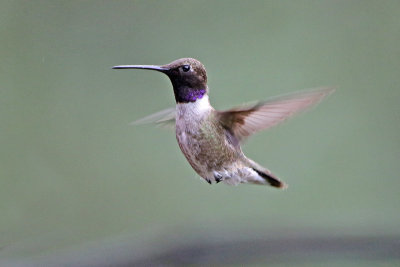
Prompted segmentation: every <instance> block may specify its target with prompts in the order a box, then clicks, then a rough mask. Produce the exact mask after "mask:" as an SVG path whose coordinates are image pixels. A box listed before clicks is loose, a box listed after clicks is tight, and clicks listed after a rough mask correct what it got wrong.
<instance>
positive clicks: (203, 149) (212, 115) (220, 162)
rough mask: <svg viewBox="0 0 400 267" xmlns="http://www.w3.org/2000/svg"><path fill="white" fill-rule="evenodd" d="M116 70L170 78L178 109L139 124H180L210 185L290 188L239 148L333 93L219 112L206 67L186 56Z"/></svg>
mask: <svg viewBox="0 0 400 267" xmlns="http://www.w3.org/2000/svg"><path fill="white" fill-rule="evenodd" d="M113 69H146V70H155V71H159V72H162V73H164V74H166V75H167V76H168V77H169V79H170V80H171V83H172V87H173V90H174V94H175V100H176V108H173V109H168V110H165V111H161V112H158V113H156V114H153V115H150V116H147V117H145V118H143V119H141V120H139V121H137V122H138V123H146V122H155V123H169V122H172V123H173V122H174V123H175V130H176V139H177V141H178V144H179V147H180V149H181V150H182V153H183V154H184V155H185V157H186V159H187V160H188V162H189V164H190V165H191V166H192V167H193V169H194V170H195V171H196V172H197V173H198V174H199V175H200V176H201V177H202V178H204V179H205V180H206V181H207V182H208V183H209V184H212V183H219V182H224V183H226V184H231V185H237V184H239V183H251V184H260V185H267V184H269V185H271V186H273V187H277V188H286V187H287V185H286V184H285V183H284V182H282V181H281V180H279V179H278V178H277V177H276V176H275V175H274V174H272V173H271V171H269V170H268V169H266V168H264V167H262V166H260V165H259V164H257V163H256V162H254V161H253V160H251V159H249V158H247V157H246V156H245V155H244V154H243V152H242V149H241V148H240V144H241V143H242V142H243V140H244V139H245V138H246V137H248V136H250V135H252V134H254V133H255V132H258V131H260V130H265V129H268V128H271V127H272V126H275V125H277V124H278V123H280V122H282V121H284V120H285V119H287V118H288V117H290V116H292V115H293V114H295V113H298V112H300V111H302V110H304V109H306V108H308V107H310V106H312V105H314V104H316V103H318V102H319V101H320V100H322V99H323V98H324V97H325V96H327V95H329V94H331V93H332V92H333V91H334V89H333V88H319V89H314V90H308V91H303V92H297V93H292V94H289V95H285V96H281V97H276V98H273V99H270V100H267V101H265V102H259V103H257V104H254V105H251V106H243V107H238V108H233V109H230V110H226V111H218V110H215V109H214V108H213V107H212V106H211V105H210V101H209V97H208V92H209V88H208V86H207V74H206V70H205V68H204V66H203V64H202V63H201V62H200V61H198V60H196V59H193V58H181V59H178V60H175V61H173V62H171V63H169V64H166V65H161V66H157V65H119V66H114V67H113Z"/></svg>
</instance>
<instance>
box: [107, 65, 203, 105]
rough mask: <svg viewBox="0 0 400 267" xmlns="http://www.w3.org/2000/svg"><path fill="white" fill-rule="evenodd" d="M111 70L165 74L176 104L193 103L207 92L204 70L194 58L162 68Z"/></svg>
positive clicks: (132, 66) (121, 66)
mask: <svg viewBox="0 0 400 267" xmlns="http://www.w3.org/2000/svg"><path fill="white" fill-rule="evenodd" d="M113 69H149V70H156V71H159V72H162V73H164V74H166V75H167V76H168V77H169V79H170V80H171V83H172V86H173V88H174V94H175V100H176V102H177V103H189V102H195V101H196V100H197V99H200V98H202V97H203V96H204V95H206V94H207V91H208V88H207V74H206V69H205V68H204V66H203V64H201V62H200V61H198V60H196V59H194V58H181V59H178V60H175V61H173V62H171V63H169V64H166V65H162V66H156V65H120V66H115V67H113Z"/></svg>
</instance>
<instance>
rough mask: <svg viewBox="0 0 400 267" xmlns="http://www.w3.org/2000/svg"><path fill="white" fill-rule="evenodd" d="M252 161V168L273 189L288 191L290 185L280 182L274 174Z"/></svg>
mask: <svg viewBox="0 0 400 267" xmlns="http://www.w3.org/2000/svg"><path fill="white" fill-rule="evenodd" d="M249 161H250V165H251V168H252V169H253V170H254V171H255V172H256V173H257V174H258V176H260V177H261V178H262V179H263V180H265V181H266V182H267V183H268V184H270V185H271V186H273V187H277V188H281V189H286V188H287V187H288V185H287V184H286V183H284V182H282V181H281V180H279V179H278V178H277V177H276V176H275V175H273V174H272V172H271V171H270V170H268V169H266V168H263V167H261V166H260V165H258V164H257V163H255V162H254V161H252V160H249Z"/></svg>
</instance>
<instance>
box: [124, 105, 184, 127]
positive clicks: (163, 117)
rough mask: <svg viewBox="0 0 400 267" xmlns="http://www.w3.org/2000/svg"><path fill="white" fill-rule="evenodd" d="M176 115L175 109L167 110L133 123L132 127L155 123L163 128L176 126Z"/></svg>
mask: <svg viewBox="0 0 400 267" xmlns="http://www.w3.org/2000/svg"><path fill="white" fill-rule="evenodd" d="M175 113H176V108H175V107H172V108H167V109H164V110H161V111H159V112H156V113H154V114H151V115H148V116H146V117H144V118H141V119H139V120H136V121H134V122H131V123H130V125H139V124H148V123H155V124H158V125H163V126H175Z"/></svg>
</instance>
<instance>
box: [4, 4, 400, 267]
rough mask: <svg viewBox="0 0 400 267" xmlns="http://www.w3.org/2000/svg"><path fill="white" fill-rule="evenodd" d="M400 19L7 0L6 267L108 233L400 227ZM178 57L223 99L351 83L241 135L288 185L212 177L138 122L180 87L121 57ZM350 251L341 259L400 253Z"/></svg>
mask: <svg viewBox="0 0 400 267" xmlns="http://www.w3.org/2000/svg"><path fill="white" fill-rule="evenodd" d="M399 14H400V2H399V1H345V0H343V1H218V2H215V1H1V4H0V34H1V42H0V59H1V60H0V129H1V134H0V145H1V147H0V148H1V150H0V164H1V165H0V263H1V260H6V259H7V262H8V263H10V264H11V262H12V261H9V260H10V259H18V260H20V259H26V258H29V257H33V258H37V257H38V255H41V257H44V256H43V255H47V256H49V255H50V256H51V255H54V254H57V253H60V251H65V250H73V249H74V248H77V247H79V248H81V246H88V247H90V248H87V249H92V248H93V247H96V246H101V244H103V243H110V244H120V243H122V242H127V243H129V244H130V245H131V246H132V247H136V248H143V246H144V245H143V244H144V243H143V242H145V243H146V244H150V245H148V246H149V248H148V249H147V250H146V253H147V254H146V255H149V256H148V257H149V258H151V253H153V252H154V251H155V252H157V251H161V250H163V249H164V248H165V246H171V245H176V244H180V242H183V243H185V242H189V243H190V242H198V240H199V239H201V240H202V241H204V242H208V241H209V240H211V239H212V240H213V242H217V243H218V242H229V240H236V239H252V238H256V237H257V238H260V237H262V238H266V239H268V238H275V239H279V238H280V237H281V236H284V237H285V238H295V237H298V236H303V237H304V236H305V237H307V238H314V237H315V238H317V237H321V236H323V237H324V238H327V239H328V240H329V238H330V237H332V238H334V237H335V238H336V237H338V236H340V237H343V238H347V237H359V238H362V237H371V236H373V237H398V236H399V235H400V212H399V206H400V190H399V187H400V179H399V173H400V164H399V159H400V89H399V84H400V75H399V74H400V63H399V60H400V15H399ZM181 57H194V58H197V59H199V60H200V61H201V62H202V63H203V64H204V65H205V66H206V68H207V73H208V76H209V87H210V99H211V103H212V104H213V105H214V107H215V108H217V109H226V108H229V107H231V106H235V105H238V104H241V103H243V102H248V101H252V100H262V99H267V98H268V97H271V96H275V95H280V94H284V93H289V92H293V91H298V90H301V89H305V88H313V87H319V86H326V85H333V86H338V89H337V91H336V92H335V94H333V95H332V96H331V97H329V98H328V99H327V100H325V101H324V102H323V103H321V104H320V105H319V106H318V107H317V108H315V109H313V110H312V111H311V112H308V113H307V114H302V115H300V116H298V117H296V118H295V119H292V120H290V121H289V122H288V123H285V124H283V125H282V126H279V127H277V128H274V129H273V130H270V131H268V132H263V133H260V134H257V135H256V136H254V137H253V138H251V139H250V140H249V141H248V142H247V143H246V144H245V145H244V148H243V150H244V151H245V153H246V154H247V155H248V156H249V157H250V158H253V159H254V160H255V161H257V162H259V163H260V164H262V165H265V166H267V167H268V168H269V169H271V170H272V171H273V172H275V173H277V174H278V175H279V176H280V177H281V178H282V179H283V180H284V181H286V182H287V183H288V184H289V188H288V190H286V191H279V190H276V189H273V188H270V187H262V186H251V185H241V186H237V187H230V186H226V185H223V184H218V185H212V186H210V185H208V184H207V183H205V182H204V181H203V180H201V179H200V178H199V177H198V176H197V175H196V174H195V173H194V171H193V170H192V169H191V167H190V166H189V164H188V163H187V162H186V160H185V159H184V156H183V155H182V154H181V152H180V150H179V147H178V146H177V144H176V140H175V135H174V132H173V131H171V130H168V129H158V128H156V127H153V126H141V127H134V126H129V125H128V124H129V122H131V121H133V120H136V119H138V118H141V117H143V116H145V115H148V114H150V113H153V112H156V111H158V110H161V109H164V108H167V107H170V106H173V105H174V104H175V103H174V98H173V92H172V87H171V85H170V82H169V80H168V78H167V77H165V76H164V75H161V74H159V73H156V72H150V71H134V70H131V71H115V70H111V67H112V66H113V65H118V64H165V63H169V62H170V61H172V60H175V59H177V58H181ZM110 240H111V241H110ZM182 240H183V241H182ZM88 244H91V245H88ZM185 244H186V243H185ZM79 251H84V249H79ZM143 253H144V252H143ZM287 253H289V254H290V251H288V252H287ZM100 254H101V253H100ZM132 255H134V253H133V252H132ZM81 256H82V257H84V256H85V255H84V254H83V255H81ZM342 256H343V255H339V256H337V257H331V258H329V259H328V260H329V261H330V262H331V264H332V265H334V264H337V266H343V264H349V265H351V266H352V265H365V264H371V266H376V265H375V264H377V263H379V264H387V266H389V265H390V264H394V265H396V264H399V263H400V259H399V258H397V259H393V258H382V259H378V260H377V259H373V260H372V261H371V262H370V261H368V260H362V261H353V260H352V259H351V257H350V258H346V257H342ZM258 260H260V262H262V263H264V262H266V261H265V260H266V259H262V258H261V259H259V258H258V259H257V261H258ZM282 260H284V256H283V259H282ZM324 260H327V259H324ZM321 262H322V260H321ZM321 262H320V261H318V260H315V261H313V264H316V265H319V264H320V263H321ZM250 263H251V262H250ZM253 263H254V262H253ZM219 264H223V262H219ZM274 264H276V266H278V265H279V264H280V263H279V261H278V262H275V263H274ZM310 264H311V263H310ZM310 264H308V263H306V264H305V265H304V266H310ZM311 265H312V264H311ZM279 266H282V265H279Z"/></svg>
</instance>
